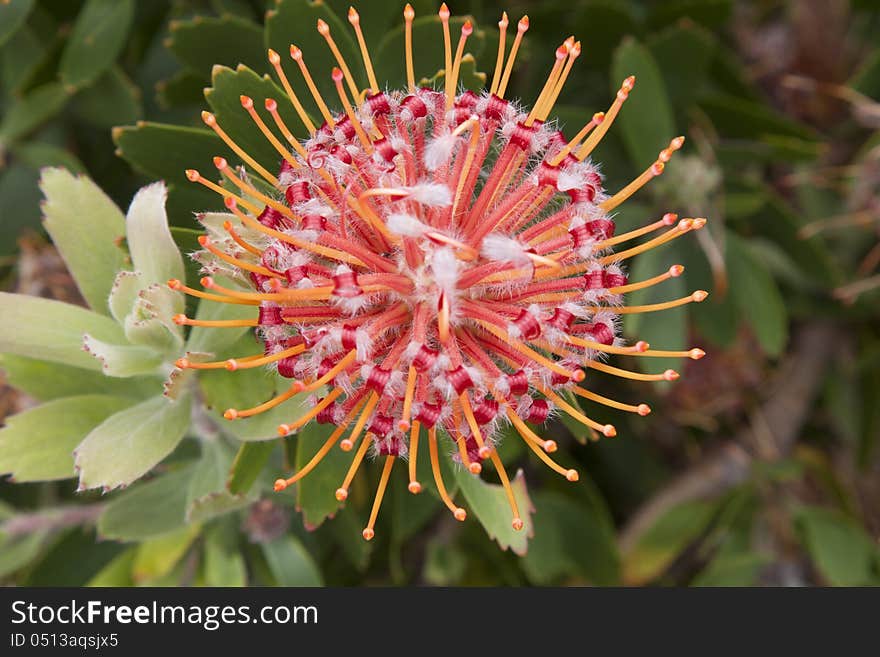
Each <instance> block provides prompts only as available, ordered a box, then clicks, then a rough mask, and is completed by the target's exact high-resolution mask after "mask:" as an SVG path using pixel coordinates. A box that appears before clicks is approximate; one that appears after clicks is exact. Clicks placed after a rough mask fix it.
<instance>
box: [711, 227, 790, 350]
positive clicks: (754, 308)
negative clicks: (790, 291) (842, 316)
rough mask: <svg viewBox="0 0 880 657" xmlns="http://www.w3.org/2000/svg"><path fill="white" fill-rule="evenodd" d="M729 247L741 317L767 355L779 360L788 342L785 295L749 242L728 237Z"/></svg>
mask: <svg viewBox="0 0 880 657" xmlns="http://www.w3.org/2000/svg"><path fill="white" fill-rule="evenodd" d="M726 246H727V258H726V259H727V268H728V275H729V276H730V280H731V281H733V285H732V286H731V294H733V297H734V300H735V301H736V304H737V305H738V306H739V309H740V314H741V316H742V317H744V318H746V321H748V323H749V324H750V325H751V327H752V330H753V331H754V332H755V336H756V337H757V338H758V342H759V343H760V344H761V346H762V347H763V349H764V351H765V352H767V354H768V355H770V356H778V355H780V354H781V353H782V350H783V349H784V348H785V345H786V343H787V342H788V313H787V311H786V306H785V301H784V300H783V298H782V294H781V293H780V291H779V288H778V287H777V285H776V282H775V281H774V280H773V277H772V276H770V273H769V272H768V271H767V269H766V267H764V265H763V263H762V262H761V261H760V260H758V259H757V258H755V257H754V255H753V254H752V253H751V251H750V250H749V247H748V244H747V243H746V242H744V241H742V240H740V239H739V238H738V237H736V236H735V235H732V234H728V236H727V239H726Z"/></svg>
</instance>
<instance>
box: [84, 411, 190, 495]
mask: <svg viewBox="0 0 880 657" xmlns="http://www.w3.org/2000/svg"><path fill="white" fill-rule="evenodd" d="M189 423H190V397H189V395H181V396H180V397H179V398H178V399H177V400H175V401H169V400H168V399H166V398H165V397H155V398H153V399H148V400H147V401H145V402H142V403H140V404H138V405H137V406H132V407H131V408H128V409H126V410H124V411H120V412H119V413H116V414H115V415H111V416H110V417H109V418H107V419H106V420H105V421H104V422H103V423H101V424H100V425H98V426H97V427H96V428H95V429H94V430H92V432H91V433H89V435H88V436H86V438H85V440H83V442H82V443H81V444H80V445H79V447H77V448H76V451H75V453H74V454H75V463H76V468H77V471H78V472H79V477H80V487H81V488H83V489H87V488H105V489H106V488H109V489H112V488H117V487H119V486H127V485H128V484H130V483H131V482H133V481H135V480H136V479H138V478H140V477H141V476H143V475H144V474H145V473H147V472H149V471H150V470H151V469H152V468H153V466H155V465H156V464H157V463H159V462H160V461H161V460H162V459H164V458H165V457H166V456H168V455H169V454H170V453H171V451H172V450H173V449H174V448H175V447H177V444H178V443H179V442H180V440H181V438H183V435H184V433H186V430H187V429H188V428H189Z"/></svg>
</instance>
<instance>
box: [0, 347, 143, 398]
mask: <svg viewBox="0 0 880 657" xmlns="http://www.w3.org/2000/svg"><path fill="white" fill-rule="evenodd" d="M0 369H2V370H3V372H4V374H5V378H6V382H7V383H8V384H9V385H11V386H12V387H14V388H18V389H19V390H21V391H23V392H24V393H26V394H27V395H28V396H30V397H33V398H35V399H39V400H40V401H49V400H52V399H58V398H60V397H71V396H73V395H80V394H83V393H89V394H105V395H113V396H117V397H129V398H132V399H143V398H145V397H152V396H153V395H154V394H155V392H156V380H155V379H140V378H132V379H124V380H123V379H115V378H110V377H107V376H104V374H102V373H101V372H93V371H91V370H84V369H81V368H79V367H70V366H69V365H60V364H58V363H48V362H46V361H42V360H35V359H32V358H22V357H20V356H12V355H10V354H2V355H0Z"/></svg>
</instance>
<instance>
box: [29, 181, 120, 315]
mask: <svg viewBox="0 0 880 657" xmlns="http://www.w3.org/2000/svg"><path fill="white" fill-rule="evenodd" d="M40 189H41V190H42V191H43V195H44V196H45V197H46V200H45V201H44V202H43V225H44V226H45V227H46V230H47V231H48V232H49V235H51V236H52V242H53V243H54V244H55V246H56V247H57V248H58V250H59V251H60V252H61V256H62V257H63V258H64V262H65V263H66V264H67V268H68V269H69V270H70V273H71V275H72V276H73V278H74V280H75V281H76V285H77V287H78V288H79V290H80V292H82V295H83V297H84V298H85V300H86V301H87V302H88V304H89V306H90V307H91V308H92V309H94V311H95V312H98V313H101V314H103V315H106V314H107V310H108V307H107V298H108V296H109V295H110V291H111V289H112V287H113V280H114V277H115V276H116V272H117V271H118V270H120V269H122V268H123V266H124V263H125V252H124V251H123V250H122V249H121V248H119V246H118V245H117V244H116V242H115V240H117V239H118V238H120V237H122V236H123V235H124V234H125V218H124V217H123V215H122V212H121V211H120V210H119V208H117V207H116V204H115V203H113V201H111V200H110V199H109V198H108V197H107V195H106V194H104V192H102V191H101V189H100V188H99V187H98V186H97V185H96V184H95V183H93V182H92V181H91V180H90V179H89V178H87V177H85V176H75V175H73V174H72V173H70V172H69V171H65V170H64V169H44V170H43V173H42V176H41V177H40Z"/></svg>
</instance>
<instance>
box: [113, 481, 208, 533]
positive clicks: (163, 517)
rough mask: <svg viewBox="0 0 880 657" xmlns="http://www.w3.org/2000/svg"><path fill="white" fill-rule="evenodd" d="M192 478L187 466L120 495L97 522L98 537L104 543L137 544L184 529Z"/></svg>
mask: <svg viewBox="0 0 880 657" xmlns="http://www.w3.org/2000/svg"><path fill="white" fill-rule="evenodd" d="M192 474H193V468H192V466H188V467H185V468H181V469H179V470H174V471H172V472H169V473H167V474H163V475H160V476H158V477H156V478H155V479H153V480H151V481H149V482H146V483H143V484H139V485H137V486H133V487H132V488H131V489H129V490H126V491H123V492H122V493H119V494H118V495H117V496H116V497H115V499H113V501H111V502H110V504H108V505H107V508H106V509H104V512H103V513H102V514H101V516H100V518H98V534H99V535H100V536H101V538H104V539H110V540H118V541H140V540H143V539H145V538H151V537H153V536H160V535H162V534H166V533H168V532H172V531H174V530H176V529H179V528H180V527H183V526H184V524H186V523H185V520H184V513H185V511H186V498H187V484H188V483H189V480H190V478H191V477H192Z"/></svg>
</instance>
